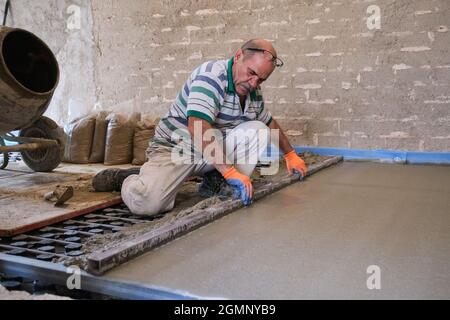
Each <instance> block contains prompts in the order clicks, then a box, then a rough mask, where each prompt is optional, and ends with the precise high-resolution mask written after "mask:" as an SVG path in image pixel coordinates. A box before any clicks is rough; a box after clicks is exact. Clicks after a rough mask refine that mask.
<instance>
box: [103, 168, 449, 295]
mask: <svg viewBox="0 0 450 320" xmlns="http://www.w3.org/2000/svg"><path fill="white" fill-rule="evenodd" d="M449 195H450V167H448V166H447V167H446V166H412V165H411V166H403V165H386V164H376V163H354V162H346V163H343V164H339V165H337V166H334V167H332V168H329V169H327V170H325V171H322V172H319V173H317V174H316V175H314V176H312V177H310V178H309V179H307V180H306V181H305V182H304V183H299V184H295V185H292V186H290V187H288V188H285V189H283V190H281V191H279V192H277V193H275V194H273V195H270V196H268V197H267V198H265V199H263V200H261V201H259V202H256V203H254V204H253V205H252V206H251V207H250V208H245V209H241V210H238V211H236V212H234V213H232V214H230V215H228V216H226V217H224V218H222V219H220V220H218V221H216V222H214V223H212V224H209V225H207V226H205V227H203V228H201V229H198V230H196V231H194V232H192V233H190V234H188V235H186V236H184V237H182V238H179V239H178V240H175V241H173V242H171V243H169V244H167V245H165V246H163V247H161V248H159V249H156V250H155V251H152V252H150V253H148V254H146V255H144V256H142V257H140V258H137V259H135V260H133V261H131V262H129V263H127V264H125V265H122V266H120V267H118V268H116V269H114V270H113V271H110V272H108V273H107V274H106V276H108V277H112V278H117V279H121V280H130V281H139V282H142V283H149V284H153V285H158V286H162V287H165V288H169V289H177V290H184V291H187V292H189V293H191V294H194V295H199V296H203V297H225V298H235V299H246V298H250V299H266V298H267V299H339V298H340V299H415V298H424V299H431V298H437V299H449V298H450V232H449V231H450V197H449ZM372 265H376V266H378V267H379V269H380V272H381V277H380V280H381V281H380V283H381V289H380V290H377V289H373V290H369V289H368V287H367V280H368V278H369V277H370V276H371V274H368V273H367V269H368V267H369V266H372ZM371 283H373V282H371Z"/></svg>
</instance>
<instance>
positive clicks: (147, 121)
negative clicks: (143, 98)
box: [132, 117, 159, 166]
mask: <svg viewBox="0 0 450 320" xmlns="http://www.w3.org/2000/svg"><path fill="white" fill-rule="evenodd" d="M158 121H159V119H153V118H150V117H146V118H144V119H143V120H142V121H139V122H138V123H137V125H136V129H135V130H134V139H133V161H132V164H133V165H135V166H140V165H143V164H144V163H145V162H146V161H147V153H146V151H147V149H148V146H149V143H150V140H151V139H153V136H154V135H155V127H156V124H157V123H158Z"/></svg>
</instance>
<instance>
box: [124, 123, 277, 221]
mask: <svg viewBox="0 0 450 320" xmlns="http://www.w3.org/2000/svg"><path fill="white" fill-rule="evenodd" d="M269 137H270V129H269V128H268V127H267V126H266V125H265V124H264V123H262V122H260V121H248V122H244V123H242V124H240V125H238V126H237V127H235V128H234V129H232V130H230V131H229V132H228V133H227V134H226V136H225V137H224V138H225V143H224V147H225V154H226V156H227V158H228V159H229V161H230V162H232V164H233V165H234V166H235V168H236V169H237V170H239V171H240V172H241V173H242V174H245V175H247V176H250V175H251V174H252V172H253V170H254V169H255V167H256V164H257V162H258V160H259V159H260V157H261V156H262V155H263V153H264V151H265V150H266V149H267V146H268V143H269ZM224 138H223V137H222V139H224ZM173 149H174V148H171V147H166V146H161V145H157V146H156V145H153V146H151V147H150V149H149V160H148V161H147V162H146V163H145V164H144V165H143V166H142V168H141V171H140V173H139V175H131V176H129V177H128V178H126V179H125V181H124V182H123V185H122V199H123V201H124V203H125V204H126V205H127V206H128V208H129V209H130V210H131V212H133V213H134V214H141V215H155V214H159V213H162V212H166V211H169V210H172V209H173V207H174V204H175V197H176V195H177V193H178V191H179V190H180V188H181V186H182V183H183V182H184V181H185V180H186V179H187V178H188V177H190V176H195V175H203V174H204V173H206V172H208V171H211V170H214V167H213V166H212V165H210V164H208V162H207V161H206V160H204V159H199V161H195V162H192V163H191V161H190V162H189V163H186V162H185V161H181V160H179V159H178V158H177V157H174V156H173Z"/></svg>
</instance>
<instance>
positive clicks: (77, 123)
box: [63, 115, 95, 164]
mask: <svg viewBox="0 0 450 320" xmlns="http://www.w3.org/2000/svg"><path fill="white" fill-rule="evenodd" d="M94 129H95V116H92V115H89V116H85V117H82V118H78V119H75V120H73V121H71V122H70V123H69V124H67V125H66V126H65V127H64V132H65V134H66V146H65V149H64V157H63V161H64V162H70V163H79V164H85V163H89V156H90V154H91V147H92V137H93V135H94Z"/></svg>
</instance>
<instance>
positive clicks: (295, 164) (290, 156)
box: [284, 150, 308, 179]
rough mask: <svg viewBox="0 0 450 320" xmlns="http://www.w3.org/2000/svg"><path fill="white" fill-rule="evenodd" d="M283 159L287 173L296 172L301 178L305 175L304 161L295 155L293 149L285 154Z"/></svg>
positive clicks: (306, 170) (306, 169)
mask: <svg viewBox="0 0 450 320" xmlns="http://www.w3.org/2000/svg"><path fill="white" fill-rule="evenodd" d="M284 159H285V160H286V166H287V169H288V172H289V173H292V174H295V173H298V174H300V175H301V177H300V178H301V179H303V178H304V177H306V173H307V172H308V168H307V167H306V164H305V161H303V159H302V158H300V157H299V156H298V155H297V152H295V150H293V151H291V152H289V153H287V154H285V156H284Z"/></svg>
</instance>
